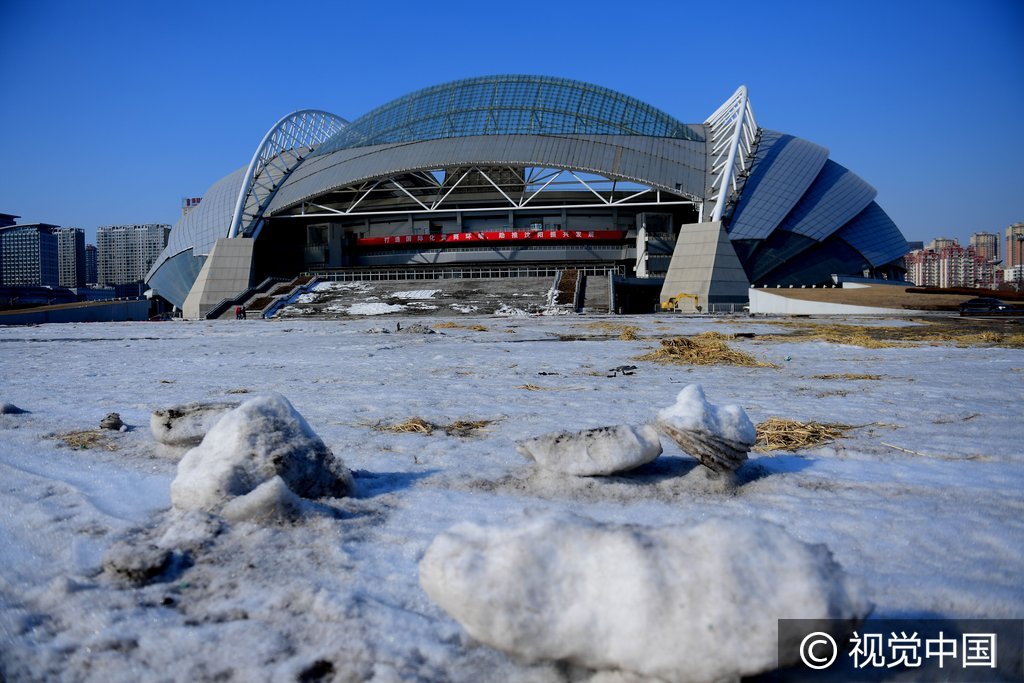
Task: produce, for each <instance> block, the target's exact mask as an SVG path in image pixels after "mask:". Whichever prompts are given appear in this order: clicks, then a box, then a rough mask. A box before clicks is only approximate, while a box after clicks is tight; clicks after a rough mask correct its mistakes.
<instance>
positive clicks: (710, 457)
mask: <svg viewBox="0 0 1024 683" xmlns="http://www.w3.org/2000/svg"><path fill="white" fill-rule="evenodd" d="M658 426H659V427H660V428H661V429H662V431H664V432H665V434H666V435H668V436H669V437H670V438H671V439H672V440H673V441H675V442H676V443H677V444H679V447H680V448H681V449H683V450H684V451H685V452H687V453H689V454H690V455H692V456H694V457H695V458H697V459H698V460H700V462H701V464H703V465H705V466H707V467H709V468H711V469H712V470H714V471H716V472H726V471H735V470H737V469H739V467H740V466H741V465H742V464H743V463H744V462H745V461H746V459H747V453H748V452H749V451H750V448H751V447H752V446H753V445H754V441H755V440H756V438H757V433H756V430H755V429H754V424H753V423H752V422H751V421H750V418H749V417H747V413H746V411H744V410H743V408H742V407H740V406H738V405H723V406H716V405H712V404H711V403H708V400H707V398H705V396H704V389H703V387H701V385H699V384H689V385H687V386H686V387H684V388H683V390H682V391H680V392H679V395H678V396H677V397H676V402H675V403H674V404H673V405H671V406H669V407H668V408H663V409H662V410H660V411H658Z"/></svg>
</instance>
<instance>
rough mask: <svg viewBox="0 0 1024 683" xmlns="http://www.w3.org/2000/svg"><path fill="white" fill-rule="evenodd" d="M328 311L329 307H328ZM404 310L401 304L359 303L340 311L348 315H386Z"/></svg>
mask: <svg viewBox="0 0 1024 683" xmlns="http://www.w3.org/2000/svg"><path fill="white" fill-rule="evenodd" d="M328 308H329V309H330V307H328ZM405 309H406V307H405V306H403V305H402V304H385V303H360V304H352V305H351V306H348V307H347V308H343V309H341V310H342V311H344V312H346V313H348V314H349V315H387V314H388V313H399V312H401V311H404V310H405Z"/></svg>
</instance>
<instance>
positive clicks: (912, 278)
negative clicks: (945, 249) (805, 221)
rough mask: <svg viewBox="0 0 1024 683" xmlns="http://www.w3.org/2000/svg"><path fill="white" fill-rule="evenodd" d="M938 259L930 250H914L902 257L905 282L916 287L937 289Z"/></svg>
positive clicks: (936, 254)
mask: <svg viewBox="0 0 1024 683" xmlns="http://www.w3.org/2000/svg"><path fill="white" fill-rule="evenodd" d="M939 258H940V257H939V254H938V253H937V252H934V251H932V250H931V249H915V250H914V251H912V252H910V253H909V254H907V255H906V256H904V257H903V265H904V267H905V268H906V269H907V281H908V282H913V283H914V284H915V285H917V286H918V287H938V286H939Z"/></svg>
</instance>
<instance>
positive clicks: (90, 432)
mask: <svg viewBox="0 0 1024 683" xmlns="http://www.w3.org/2000/svg"><path fill="white" fill-rule="evenodd" d="M54 438H55V439H57V440H59V441H61V442H63V443H64V445H65V446H67V447H68V448H74V449H76V450H87V449H89V448H103V449H105V450H108V451H116V450H117V444H116V443H114V442H113V441H111V440H110V437H108V436H107V435H106V434H105V433H104V432H103V431H102V430H99V429H84V430H82V431H78V432H66V433H64V434H57V435H56V436H54Z"/></svg>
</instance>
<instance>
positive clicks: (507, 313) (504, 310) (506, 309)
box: [494, 304, 530, 318]
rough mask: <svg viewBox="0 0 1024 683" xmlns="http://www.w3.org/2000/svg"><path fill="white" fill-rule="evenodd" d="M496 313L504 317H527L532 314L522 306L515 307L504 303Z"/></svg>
mask: <svg viewBox="0 0 1024 683" xmlns="http://www.w3.org/2000/svg"><path fill="white" fill-rule="evenodd" d="M494 315H498V316H501V317H504V318H526V317H529V315H530V314H529V313H527V312H526V311H524V310H523V309H521V308H514V307H512V306H508V305H507V304H502V305H501V306H499V307H498V308H497V309H496V310H495V311H494Z"/></svg>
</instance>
